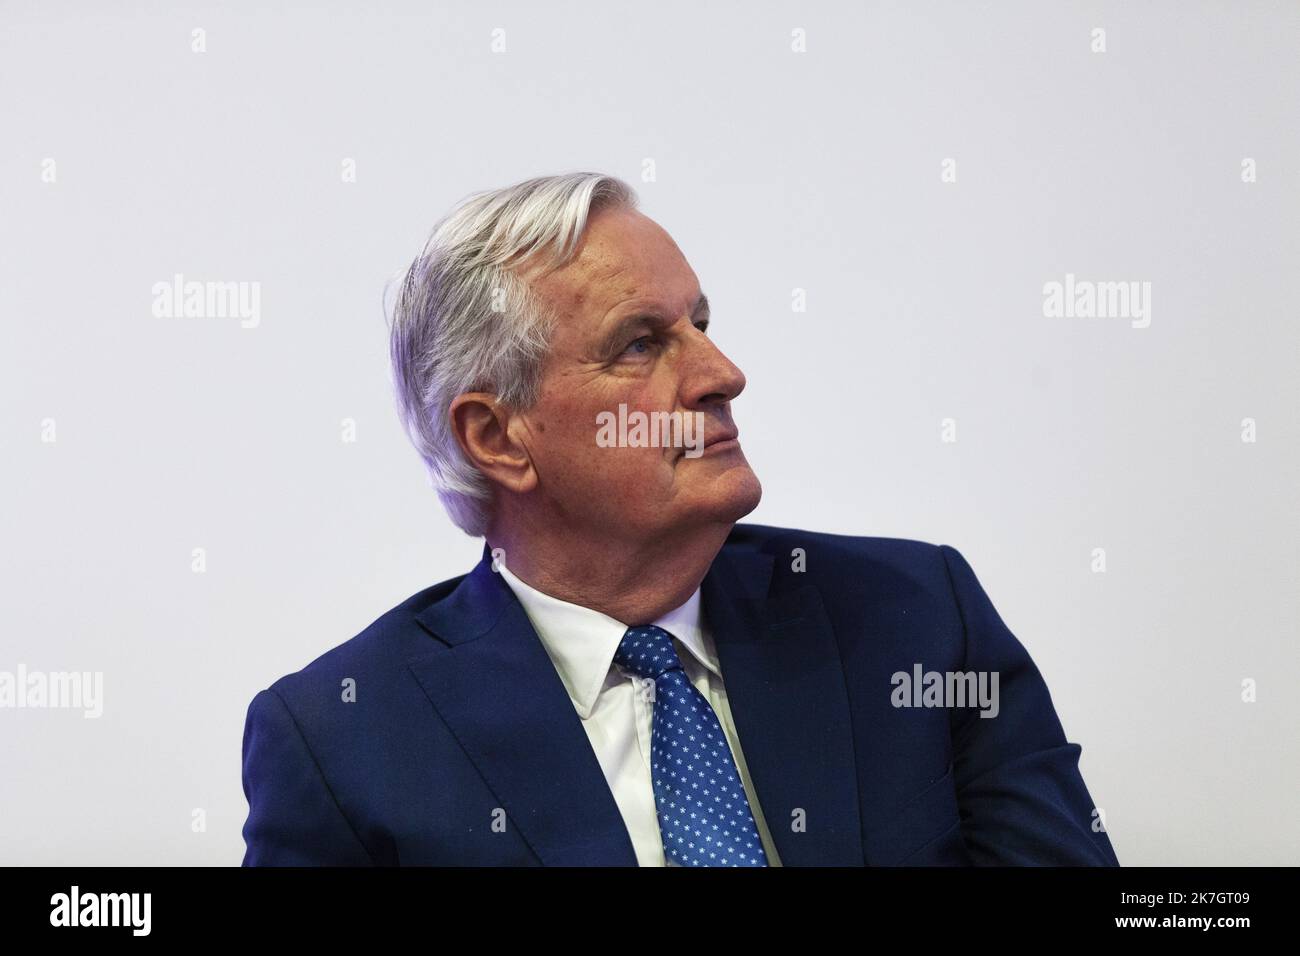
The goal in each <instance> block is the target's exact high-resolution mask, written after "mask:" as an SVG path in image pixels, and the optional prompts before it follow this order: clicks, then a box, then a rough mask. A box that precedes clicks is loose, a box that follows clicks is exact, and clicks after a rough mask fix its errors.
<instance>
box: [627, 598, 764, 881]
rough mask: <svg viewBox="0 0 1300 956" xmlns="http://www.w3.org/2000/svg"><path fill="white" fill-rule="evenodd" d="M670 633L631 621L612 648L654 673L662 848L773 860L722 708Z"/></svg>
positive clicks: (688, 855)
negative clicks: (691, 675)
mask: <svg viewBox="0 0 1300 956" xmlns="http://www.w3.org/2000/svg"><path fill="white" fill-rule="evenodd" d="M672 638H673V636H672V635H671V634H670V633H668V632H667V631H665V630H664V629H663V628H662V627H656V626H655V625H653V624H648V625H645V626H642V627H630V628H628V629H627V633H626V634H624V635H623V639H622V641H620V642H619V645H618V650H617V651H615V652H614V663H615V664H618V665H619V666H620V667H623V668H626V669H627V670H629V671H631V672H632V673H634V674H636V675H637V676H638V677H641V678H643V679H650V680H653V681H654V687H655V693H654V718H653V727H654V729H653V731H652V733H651V744H650V776H651V779H652V780H653V782H654V792H655V806H656V808H657V810H658V816H659V833H660V836H661V837H662V838H663V843H664V852H665V853H667V854H668V856H669V857H670V858H671V859H672V860H673V862H675V863H678V864H680V865H682V866H767V865H768V864H767V854H765V853H764V852H763V844H762V841H761V840H760V839H759V836H758V826H757V824H756V823H755V822H754V817H753V814H752V813H751V812H750V807H749V800H748V798H747V797H746V796H745V788H744V786H743V785H742V784H741V782H740V774H739V773H738V772H737V771H736V764H735V761H734V760H733V759H732V755H731V748H730V747H729V746H728V745H727V738H726V736H725V735H724V734H723V732H722V725H721V724H720V723H719V722H718V715H717V714H716V713H714V711H713V708H712V707H711V706H709V702H708V701H707V700H705V698H704V695H703V694H701V693H700V692H699V690H697V689H696V687H695V686H694V685H693V684H692V683H691V682H690V681H689V680H688V679H687V677H686V673H685V671H683V670H682V662H681V659H680V658H678V656H677V649H676V648H674V647H673V640H672Z"/></svg>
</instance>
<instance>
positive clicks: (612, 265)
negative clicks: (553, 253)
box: [524, 208, 699, 325]
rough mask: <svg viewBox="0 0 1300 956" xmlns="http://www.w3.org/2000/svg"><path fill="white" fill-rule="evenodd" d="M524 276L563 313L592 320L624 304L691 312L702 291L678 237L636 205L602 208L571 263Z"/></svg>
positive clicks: (590, 223)
mask: <svg viewBox="0 0 1300 956" xmlns="http://www.w3.org/2000/svg"><path fill="white" fill-rule="evenodd" d="M524 276H525V277H526V278H527V279H528V281H529V282H530V283H531V285H532V288H533V289H534V291H535V292H537V293H538V294H539V295H541V296H543V297H544V298H545V299H546V300H547V301H548V302H549V303H550V304H551V305H552V306H554V307H555V308H556V309H558V310H559V312H560V314H561V315H562V316H565V317H566V318H578V317H585V318H586V319H588V320H590V321H591V322H592V323H595V322H599V321H600V320H601V319H602V318H604V317H605V316H606V315H607V314H608V313H609V312H610V311H611V310H613V309H615V308H617V307H618V306H619V305H620V304H623V303H629V304H631V303H636V304H638V305H650V304H656V305H660V306H662V307H664V308H667V309H671V310H673V311H683V312H686V311H689V310H690V308H691V307H692V305H694V303H695V300H696V298H697V297H698V296H699V281H698V280H697V278H696V276H695V272H694V270H692V269H691V267H690V264H689V263H687V261H686V258H685V256H683V255H682V253H681V250H680V249H678V248H677V244H676V243H675V242H673V240H672V237H671V236H669V235H668V233H667V232H666V231H664V229H663V228H662V227H661V226H660V225H659V224H658V223H656V222H655V221H654V220H653V219H650V218H649V217H648V216H645V215H644V214H642V213H640V212H637V211H636V210H633V209H620V208H614V209H602V210H601V211H599V212H597V213H596V214H595V215H594V216H592V217H591V218H590V219H589V220H588V223H587V229H586V231H585V232H584V233H583V237H582V242H581V244H580V245H579V247H578V253H577V255H576V256H575V257H574V258H573V259H572V260H571V261H570V262H568V263H567V264H566V265H565V266H564V267H563V268H560V269H557V270H555V271H554V272H551V273H548V274H540V273H539V272H537V271H534V272H532V273H527V272H526V273H524ZM564 324H566V325H569V324H571V323H568V322H566V323H564Z"/></svg>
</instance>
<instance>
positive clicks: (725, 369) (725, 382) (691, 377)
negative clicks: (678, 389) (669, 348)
mask: <svg viewBox="0 0 1300 956" xmlns="http://www.w3.org/2000/svg"><path fill="white" fill-rule="evenodd" d="M687 352H688V356H687V359H686V368H684V369H683V375H682V404H683V405H685V406H686V407H687V408H690V409H697V408H698V409H703V408H708V407H709V406H715V405H726V404H727V403H728V402H730V401H731V400H732V399H733V398H735V397H736V396H737V395H739V394H740V393H741V392H742V391H744V390H745V373H744V372H742V371H741V370H740V368H739V367H737V365H736V364H735V363H734V362H732V361H731V359H729V358H727V356H725V355H724V354H722V350H721V349H720V348H718V347H717V345H715V344H714V342H713V340H712V339H710V338H709V337H708V336H707V335H706V334H705V333H703V332H700V331H699V330H696V332H695V334H694V335H693V336H692V337H691V344H690V347H689V348H688V350H687Z"/></svg>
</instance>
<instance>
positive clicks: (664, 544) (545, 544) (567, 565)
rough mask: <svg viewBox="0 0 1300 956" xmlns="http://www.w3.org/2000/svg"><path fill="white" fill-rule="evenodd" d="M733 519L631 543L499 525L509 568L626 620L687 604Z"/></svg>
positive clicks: (495, 540)
mask: <svg viewBox="0 0 1300 956" xmlns="http://www.w3.org/2000/svg"><path fill="white" fill-rule="evenodd" d="M733 525H734V522H708V523H704V524H695V525H692V526H691V527H690V528H689V529H687V530H685V531H681V530H675V531H673V532H672V533H671V534H666V535H664V536H662V537H658V538H654V539H650V540H642V541H628V540H624V539H617V538H614V537H612V536H611V535H609V534H608V533H601V532H599V531H595V530H593V529H579V530H564V529H547V530H546V531H545V532H543V531H540V530H539V529H533V528H528V527H520V526H513V527H496V526H494V527H493V528H491V529H489V531H488V534H487V541H488V546H489V547H490V548H492V549H496V548H501V549H502V550H503V551H504V552H505V554H504V556H503V559H502V560H503V562H504V564H505V565H506V567H508V568H509V569H510V573H511V574H513V575H514V576H515V577H517V578H519V579H520V580H521V581H523V582H525V583H526V584H528V585H529V586H531V587H534V588H536V589H537V590H539V591H541V592H542V593H544V594H549V595H551V597H556V598H559V599H560V600H561V601H568V602H569V603H571V604H578V605H581V606H582V607H589V608H591V609H592V610H596V611H600V612H601V613H602V614H608V615H609V616H610V617H612V618H614V620H616V621H620V622H622V623H623V624H626V625H628V626H635V625H639V624H649V623H650V622H651V621H654V620H656V619H657V618H659V617H662V616H663V615H664V614H667V613H668V612H669V611H671V610H673V609H674V608H677V607H680V606H681V605H682V604H684V603H686V599H687V598H689V597H690V596H691V594H693V593H694V592H695V589H696V588H697V587H699V586H700V582H701V581H703V580H704V575H705V574H707V573H708V570H709V566H710V565H712V564H713V559H714V558H715V557H717V554H718V551H719V550H720V549H721V548H722V545H723V543H724V542H725V541H726V540H727V535H728V534H730V533H731V529H732V527H733Z"/></svg>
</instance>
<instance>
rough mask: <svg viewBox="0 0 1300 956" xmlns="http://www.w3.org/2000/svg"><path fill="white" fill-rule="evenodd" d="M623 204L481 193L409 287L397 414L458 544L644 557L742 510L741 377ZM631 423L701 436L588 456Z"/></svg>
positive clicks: (601, 179) (616, 196)
mask: <svg viewBox="0 0 1300 956" xmlns="http://www.w3.org/2000/svg"><path fill="white" fill-rule="evenodd" d="M636 202H637V201H636V197H635V194H633V192H632V191H631V189H630V188H629V187H628V186H627V185H626V184H624V183H622V182H620V181H619V180H616V179H613V178H612V177H607V176H601V175H598V174H594V173H574V174H570V175H567V176H555V177H545V178H541V179H534V180H529V181H527V182H524V183H520V184H518V185H516V186H512V187H509V188H507V189H503V190H498V191H494V192H489V193H479V194H476V195H474V196H472V197H470V198H469V199H468V200H466V201H465V202H464V203H463V204H461V205H460V206H459V207H457V209H456V210H454V211H453V212H452V213H451V214H450V215H449V216H447V217H446V218H445V219H444V220H442V222H440V223H439V225H438V226H437V227H436V229H435V230H434V234H433V236H432V238H431V239H430V241H429V243H428V245H427V246H426V248H425V250H424V252H423V253H422V254H421V256H420V257H419V258H417V259H416V260H415V262H414V263H413V264H412V266H411V268H410V269H409V270H408V272H407V275H406V277H405V281H404V282H403V285H402V289H401V293H400V296H399V299H398V302H397V304H396V307H395V310H394V320H393V331H392V359H393V366H394V373H395V377H396V382H397V387H398V394H399V399H400V405H401V410H402V414H403V418H404V420H405V422H406V425H407V429H408V431H409V433H410V434H411V436H412V439H413V441H414V442H415V445H416V447H417V448H418V449H419V451H420V453H421V455H422V456H423V457H424V459H425V462H426V464H427V465H428V467H429V469H430V472H431V474H432V477H433V479H434V483H435V486H436V487H437V488H438V491H439V494H440V496H441V497H442V499H443V501H444V503H445V504H446V506H447V508H448V511H449V512H450V514H451V516H452V518H453V520H455V521H456V523H457V524H458V525H459V526H460V527H461V528H462V529H464V530H465V531H466V532H467V533H469V534H472V535H481V534H487V533H488V532H489V530H491V529H497V530H510V529H515V530H517V529H519V528H520V527H524V528H532V529H535V530H537V531H545V530H546V529H554V528H557V527H562V528H564V529H565V530H566V532H567V533H571V534H576V535H582V534H583V533H584V532H590V533H599V534H602V535H605V536H607V537H609V538H614V539H617V538H627V539H628V540H630V541H645V540H648V539H656V538H670V537H672V536H673V535H675V534H677V533H680V532H681V531H682V530H683V529H685V528H687V527H689V526H691V525H699V524H715V525H716V524H725V525H730V524H732V523H734V522H735V521H737V520H738V519H739V518H741V517H743V516H744V515H746V514H748V513H749V512H750V511H752V510H753V509H754V508H755V507H756V506H757V504H758V500H759V497H760V495H761V488H760V486H759V483H758V479H757V478H756V477H755V476H754V473H753V471H751V470H750V467H749V465H748V463H747V462H746V460H745V457H744V453H743V452H742V451H741V449H740V445H739V443H738V442H729V441H726V440H725V439H726V438H727V437H728V436H730V435H732V434H734V433H735V426H734V424H733V422H732V418H731V408H730V402H731V400H732V399H733V398H735V397H736V395H738V394H739V393H740V391H741V390H742V389H743V388H744V386H745V377H744V375H743V374H742V373H741V371H740V369H738V368H737V367H736V366H735V365H733V364H732V363H731V362H730V361H729V360H728V359H727V358H726V356H724V355H723V354H722V352H721V351H719V350H718V348H717V346H716V345H714V344H713V342H712V341H711V340H710V339H709V337H708V335H707V334H706V332H705V329H706V327H707V325H708V322H709V314H708V300H707V299H706V298H705V297H704V295H703V292H702V290H701V288H700V284H699V280H698V278H697V277H696V275H695V273H694V271H693V270H692V269H691V267H690V265H689V264H688V263H687V262H686V259H685V258H684V257H683V256H682V253H681V251H680V250H679V249H678V248H677V246H676V244H675V243H674V242H673V240H672V239H671V237H669V235H668V234H667V233H666V232H665V231H664V230H663V229H662V228H660V227H659V226H658V225H657V224H656V223H655V222H654V221H653V220H651V219H649V218H647V217H646V216H644V215H642V214H641V213H640V212H639V211H637V209H636ZM620 406H622V408H620ZM637 413H644V414H645V415H646V416H647V417H650V416H651V415H652V413H677V414H676V416H674V417H677V418H678V423H679V424H682V425H686V426H687V427H688V428H689V426H690V425H692V424H694V423H695V422H697V421H698V422H702V423H703V428H704V430H703V439H702V442H698V443H695V442H693V438H698V436H692V435H691V433H690V432H689V431H684V432H676V433H675V436H674V437H676V438H677V439H678V441H677V444H676V445H672V444H670V445H669V447H664V446H663V445H662V444H661V443H660V442H659V441H657V440H655V441H654V442H653V444H650V443H646V442H644V441H642V442H640V443H635V438H633V441H632V442H627V443H623V444H619V443H617V442H616V443H613V444H612V445H611V443H610V442H609V441H607V440H606V441H601V440H600V435H601V425H600V423H601V421H602V420H604V421H608V419H609V417H611V416H613V417H615V418H622V419H624V420H627V419H631V420H632V421H633V422H635V421H636V418H637ZM662 417H663V416H660V418H662ZM653 431H654V432H655V434H656V435H658V434H660V433H659V432H658V429H657V428H655V429H653ZM604 434H605V437H606V438H608V437H609V431H608V430H606V431H605V433H604ZM634 443H635V444H634ZM692 444H694V447H691V445H692ZM700 444H702V445H704V446H705V447H704V450H703V453H702V454H701V453H700V448H699V446H700Z"/></svg>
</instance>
